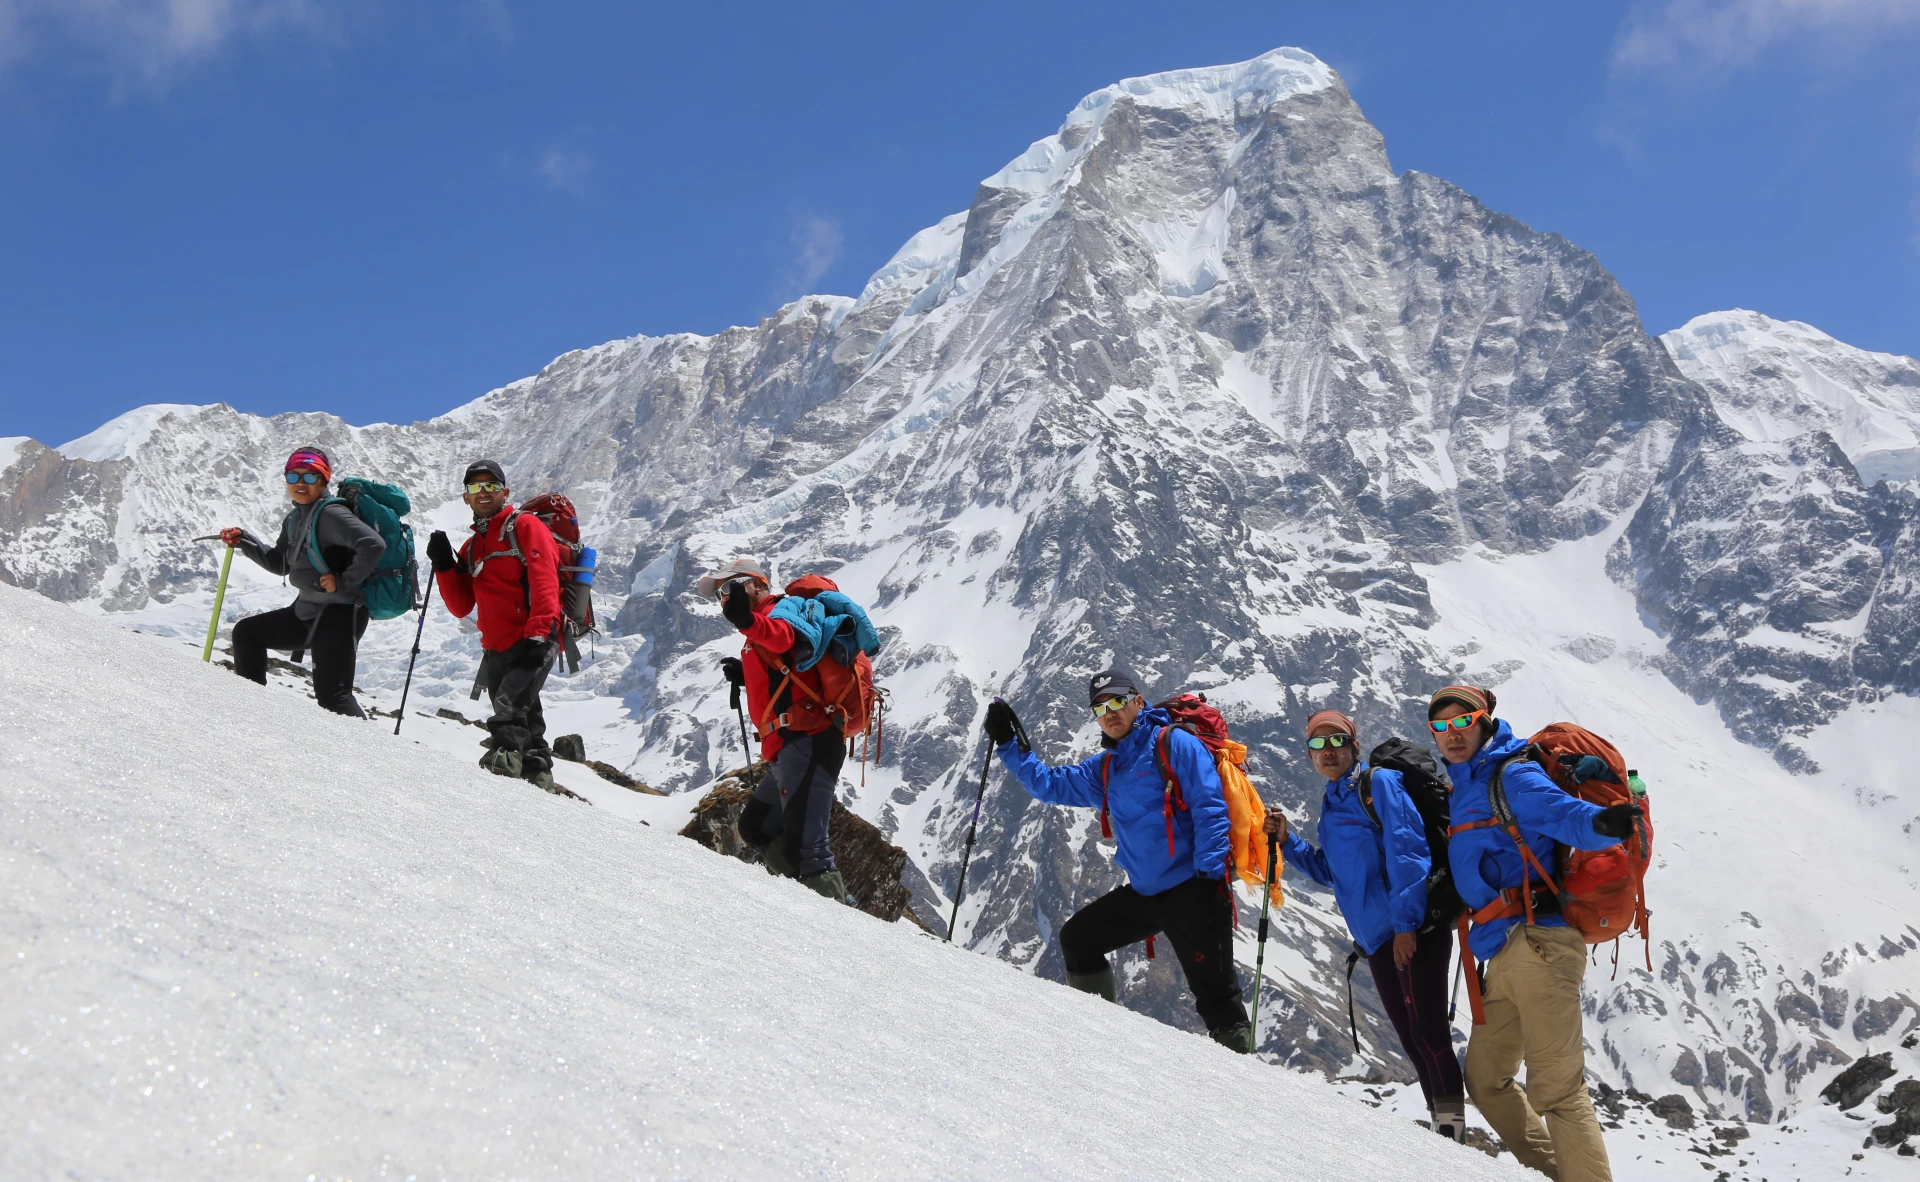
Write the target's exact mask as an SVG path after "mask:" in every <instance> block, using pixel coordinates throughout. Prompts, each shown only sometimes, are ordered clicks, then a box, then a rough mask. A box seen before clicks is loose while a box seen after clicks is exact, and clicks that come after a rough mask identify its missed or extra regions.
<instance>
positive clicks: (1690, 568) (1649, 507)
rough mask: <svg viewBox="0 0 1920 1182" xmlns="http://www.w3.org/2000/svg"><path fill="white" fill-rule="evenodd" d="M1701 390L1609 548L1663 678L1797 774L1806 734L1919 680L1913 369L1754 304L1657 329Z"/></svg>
mask: <svg viewBox="0 0 1920 1182" xmlns="http://www.w3.org/2000/svg"><path fill="white" fill-rule="evenodd" d="M1661 340H1662V342H1663V343H1664V344H1665V345H1666V347H1667V349H1668V350H1669V351H1670V352H1671V354H1672V355H1673V357H1674V360H1675V361H1676V363H1677V364H1678V365H1679V366H1680V367H1681V369H1682V370H1683V371H1684V372H1685V373H1686V374H1687V375H1688V376H1689V377H1691V378H1694V379H1695V380H1696V381H1697V382H1699V384H1700V385H1701V386H1702V388H1703V389H1704V390H1705V391H1706V392H1707V394H1708V396H1709V398H1710V399H1711V402H1712V409H1713V413H1712V414H1710V415H1709V414H1702V415H1701V416H1700V418H1699V420H1698V421H1697V422H1696V423H1694V424H1693V425H1692V426H1691V428H1690V430H1689V431H1688V432H1687V434H1686V436H1685V437H1684V439H1683V440H1682V441H1681V443H1680V445H1679V446H1678V447H1676V448H1675V449H1674V452H1673V455H1672V459H1671V462H1670V464H1669V467H1668V469H1667V471H1666V472H1665V473H1664V474H1663V479H1662V481H1661V482H1660V484H1659V486H1658V487H1657V488H1656V489H1655V490H1654V491H1653V493H1652V495H1650V496H1649V497H1648V498H1647V500H1646V503H1645V504H1644V505H1642V506H1641V508H1640V511H1639V512H1638V513H1637V514H1636V515H1635V517H1634V519H1633V523H1632V525H1631V526H1630V527H1629V529H1628V531H1627V534H1626V536H1625V538H1624V539H1623V541H1622V543H1621V548H1620V550H1619V551H1617V552H1616V553H1615V555H1614V571H1615V574H1616V577H1619V578H1621V579H1623V580H1628V581H1630V582H1631V583H1632V584H1633V585H1634V586H1635V587H1636V588H1637V589H1638V592H1639V596H1640V602H1641V605H1642V606H1643V607H1644V608H1645V609H1646V611H1647V612H1648V613H1649V614H1650V615H1651V616H1652V617H1653V618H1654V619H1655V620H1657V621H1659V623H1660V625H1661V627H1662V629H1663V630H1664V631H1665V632H1667V634H1668V637H1669V641H1670V644H1671V650H1670V654H1669V655H1670V662H1669V666H1668V667H1669V671H1670V672H1671V673H1672V675H1673V677H1674V679H1675V681H1677V682H1678V683H1679V684H1680V685H1682V686H1683V687H1685V688H1686V689H1687V690H1688V691H1689V692H1691V693H1693V694H1695V695H1696V696H1697V697H1700V698H1703V699H1711V700H1713V701H1714V702H1716V703H1717V704H1718V705H1719V706H1720V708H1721V711H1722V713H1723V714H1724V715H1725V717H1726V719H1727V722H1728V724H1729V725H1730V726H1731V727H1732V728H1733V730H1734V733H1735V734H1737V735H1739V736H1740V738H1742V739H1744V740H1746V741H1747V742H1751V743H1757V744H1761V745H1763V746H1767V747H1770V748H1772V749H1773V750H1774V752H1775V754H1776V756H1777V757H1778V758H1779V759H1780V761H1781V763H1782V764H1783V765H1785V766H1787V767H1790V768H1795V769H1801V770H1811V769H1813V768H1815V767H1817V766H1818V758H1817V754H1816V753H1815V752H1813V751H1811V750H1810V749H1809V748H1808V746H1807V745H1806V736H1808V735H1810V734H1812V733H1813V731H1814V729H1815V728H1816V727H1817V726H1818V725H1820V724H1822V723H1825V722H1827V721H1829V720H1831V719H1832V718H1834V717H1835V716H1836V715H1837V714H1838V713H1839V712H1840V711H1841V710H1843V709H1845V708H1846V707H1847V706H1848V705H1849V704H1852V703H1854V702H1863V701H1865V702H1870V701H1875V700H1878V699H1879V698H1881V697H1884V696H1886V695H1889V694H1902V695H1912V694H1913V693H1915V692H1916V691H1920V663H1917V662H1916V655H1915V654H1916V651H1920V603H1916V600H1915V582H1914V577H1915V574H1916V569H1915V562H1916V559H1915V557H1914V546H1913V539H1914V532H1915V527H1916V524H1920V517H1916V516H1915V510H1916V502H1915V495H1914V494H1915V491H1916V489H1920V442H1917V437H1916V432H1920V362H1915V361H1914V360H1913V359H1911V358H1905V357H1892V356H1889V355H1886V354H1879V353H1868V352H1865V351H1864V350H1860V349H1854V348H1852V347H1850V346H1848V345H1844V344H1841V343H1840V342H1839V341H1836V340H1834V339H1833V338H1831V337H1829V336H1827V335H1826V334H1824V333H1821V332H1819V331H1818V330H1817V329H1814V328H1811V327H1809V326H1808V325H1804V324H1799V323H1795V322H1782V321H1776V320H1770V319H1768V318H1767V317H1765V316H1761V315H1759V314H1758V313H1753V312H1725V313H1715V314H1714V315H1711V316H1702V317H1698V318H1696V319H1694V320H1693V321H1691V322H1689V323H1688V324H1687V325H1686V326H1685V327H1683V328H1680V329H1677V330H1675V331H1673V332H1670V333H1668V334H1666V335H1665V336H1664V337H1662V338H1661Z"/></svg>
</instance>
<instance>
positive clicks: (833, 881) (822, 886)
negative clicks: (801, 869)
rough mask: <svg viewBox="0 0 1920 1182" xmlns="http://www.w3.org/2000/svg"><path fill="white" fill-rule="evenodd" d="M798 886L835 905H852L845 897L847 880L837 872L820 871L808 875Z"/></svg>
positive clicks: (851, 901)
mask: <svg viewBox="0 0 1920 1182" xmlns="http://www.w3.org/2000/svg"><path fill="white" fill-rule="evenodd" d="M800 885H801V886H803V887H806V888H807V889H808V890H810V891H812V892H814V893H815V894H817V895H823V896H825V897H826V898H829V899H832V900H833V901H834V902H836V903H845V904H847V905H848V906H852V905H853V900H852V899H849V898H848V897H847V880H846V879H845V878H844V877H842V876H841V874H840V872H839V871H838V870H822V871H821V872H820V873H818V874H809V875H807V876H806V877H805V878H803V879H801V880H800Z"/></svg>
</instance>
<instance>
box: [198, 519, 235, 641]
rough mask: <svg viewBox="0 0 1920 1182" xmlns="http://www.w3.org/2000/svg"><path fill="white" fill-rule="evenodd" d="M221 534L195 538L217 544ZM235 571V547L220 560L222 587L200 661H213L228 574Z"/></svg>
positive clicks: (214, 598)
mask: <svg viewBox="0 0 1920 1182" xmlns="http://www.w3.org/2000/svg"><path fill="white" fill-rule="evenodd" d="M219 540H220V535H219V534H208V535H207V536H206V537H204V538H195V539H194V541H196V542H217V541H219ZM232 569H233V547H232V546H228V547H227V556H226V557H225V558H223V559H221V560H220V586H219V588H218V589H216V590H215V591H214V593H213V618H212V619H211V620H208V621H207V644H206V647H205V648H203V649H201V650H200V659H201V660H203V661H209V662H210V661H212V660H213V638H214V635H215V634H216V633H217V632H219V630H220V605H221V604H223V603H225V602H226V601H227V572H228V571H229V570H232Z"/></svg>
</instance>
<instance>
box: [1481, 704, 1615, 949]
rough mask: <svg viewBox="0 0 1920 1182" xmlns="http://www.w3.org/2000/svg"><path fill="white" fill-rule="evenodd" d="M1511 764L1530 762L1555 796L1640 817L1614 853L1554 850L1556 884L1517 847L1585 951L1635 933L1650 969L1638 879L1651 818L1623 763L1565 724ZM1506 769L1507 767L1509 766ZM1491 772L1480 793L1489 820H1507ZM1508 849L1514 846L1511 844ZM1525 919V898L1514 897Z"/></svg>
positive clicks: (1528, 896) (1605, 745) (1607, 747)
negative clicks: (1631, 810)
mask: <svg viewBox="0 0 1920 1182" xmlns="http://www.w3.org/2000/svg"><path fill="white" fill-rule="evenodd" d="M1513 759H1531V760H1533V761H1535V762H1536V763H1538V764H1539V765H1540V766H1541V767H1542V768H1543V769H1545V771H1546V773H1547V778H1548V779H1550V780H1552V781H1553V782H1554V784H1555V785H1557V786H1558V787H1559V788H1560V789H1561V790H1562V791H1564V792H1566V793H1568V794H1569V795H1571V796H1575V797H1578V798H1579V799H1581V800H1584V801H1586V802H1587V803H1589V804H1597V805H1599V806H1601V807H1602V808H1605V807H1607V806H1608V805H1615V804H1637V805H1639V806H1640V810H1641V814H1642V815H1641V817H1640V819H1639V820H1638V821H1636V822H1635V823H1634V827H1633V835H1632V836H1631V837H1629V838H1627V840H1626V841H1624V842H1622V843H1621V844H1619V845H1615V846H1609V847H1607V848H1606V849H1604V850H1576V849H1572V848H1570V847H1568V846H1564V845H1563V846H1561V847H1560V881H1559V882H1557V883H1556V882H1554V881H1553V878H1552V876H1551V875H1549V874H1548V873H1547V872H1546V870H1545V869H1544V868H1543V867H1542V866H1541V865H1540V863H1539V862H1538V861H1537V860H1535V858H1534V857H1533V852H1532V851H1531V850H1529V849H1528V848H1527V846H1526V843H1525V842H1518V844H1519V846H1520V854H1521V857H1522V859H1523V860H1524V861H1525V862H1526V863H1527V869H1528V872H1529V873H1532V874H1538V875H1539V876H1540V877H1541V878H1542V879H1543V880H1545V882H1546V883H1547V885H1548V886H1549V887H1551V888H1552V889H1553V892H1554V894H1556V895H1557V896H1559V899H1560V910H1561V914H1562V915H1563V916H1564V917H1565V919H1566V921H1567V923H1568V925H1569V926H1571V927H1573V928H1576V929H1578V930H1579V932H1580V934H1581V935H1582V936H1584V937H1585V938H1586V941H1587V943H1589V944H1605V943H1607V942H1608V941H1611V940H1618V939H1619V938H1620V937H1621V936H1624V935H1626V934H1627V932H1628V931H1630V930H1638V931H1639V933H1640V938H1641V939H1642V940H1648V945H1647V967H1648V968H1649V969H1651V968H1652V967H1653V946H1652V942H1651V940H1650V939H1649V937H1648V935H1647V916H1648V912H1647V899H1646V873H1647V867H1648V865H1649V864H1650V862H1651V859H1652V856H1653V818H1652V814H1651V812H1650V811H1649V809H1648V804H1647V797H1646V795H1645V793H1644V792H1643V793H1639V794H1636V793H1634V791H1633V789H1632V786H1631V784H1630V781H1631V779H1632V778H1633V777H1632V774H1631V773H1630V772H1628V770H1627V761H1626V760H1625V759H1623V758H1621V755H1620V752H1619V750H1618V749H1617V748H1616V747H1614V745H1613V744H1612V743H1609V742H1607V740H1605V739H1603V738H1601V737H1600V736H1599V735H1596V734H1594V733H1593V732H1592V731H1590V730H1587V729H1586V728H1585V727H1581V726H1576V725H1574V724H1573V723H1571V722H1556V723H1553V724H1552V725H1550V726H1548V727H1546V728H1545V729H1543V730H1541V731H1540V732H1539V733H1538V734H1536V735H1534V736H1533V738H1532V739H1530V740H1528V746H1527V749H1526V750H1525V751H1523V752H1521V753H1520V754H1519V755H1516V756H1514V757H1513ZM1508 762H1512V760H1509V761H1508ZM1505 766H1506V765H1505V764H1502V765H1501V767H1500V768H1498V769H1496V770H1495V771H1494V775H1493V783H1492V784H1490V785H1489V786H1488V791H1487V798H1488V802H1489V803H1490V804H1491V805H1492V806H1493V810H1494V815H1495V816H1496V817H1501V816H1510V815H1511V814H1510V813H1508V811H1507V802H1506V796H1505V794H1504V793H1503V792H1502V791H1501V788H1500V772H1501V771H1504V770H1505ZM1516 841H1518V839H1517V838H1516ZM1520 893H1521V896H1522V898H1523V900H1524V902H1525V904H1526V906H1527V907H1528V909H1529V918H1531V914H1530V912H1531V902H1532V893H1531V891H1529V890H1526V889H1525V888H1524V887H1523V889H1522V891H1521V892H1520Z"/></svg>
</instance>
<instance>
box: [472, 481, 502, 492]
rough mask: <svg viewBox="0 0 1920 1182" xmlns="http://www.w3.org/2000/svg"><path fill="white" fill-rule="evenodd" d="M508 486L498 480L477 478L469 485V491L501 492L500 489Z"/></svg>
mask: <svg viewBox="0 0 1920 1182" xmlns="http://www.w3.org/2000/svg"><path fill="white" fill-rule="evenodd" d="M506 487H507V486H506V485H504V484H501V483H500V482H499V481H498V480H476V481H474V482H473V483H471V484H469V485H467V492H468V493H488V492H499V491H500V490H502V489H504V488H506Z"/></svg>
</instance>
